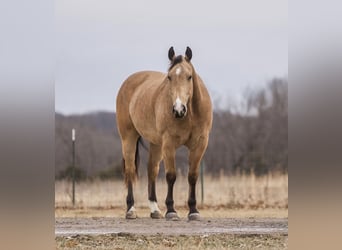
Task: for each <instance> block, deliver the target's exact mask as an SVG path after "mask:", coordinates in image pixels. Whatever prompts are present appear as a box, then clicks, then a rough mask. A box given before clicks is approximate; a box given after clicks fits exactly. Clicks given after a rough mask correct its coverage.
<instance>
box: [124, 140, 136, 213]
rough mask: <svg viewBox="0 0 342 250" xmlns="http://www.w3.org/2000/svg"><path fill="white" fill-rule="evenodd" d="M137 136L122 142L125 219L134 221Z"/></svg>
mask: <svg viewBox="0 0 342 250" xmlns="http://www.w3.org/2000/svg"><path fill="white" fill-rule="evenodd" d="M138 138H139V137H138V136H136V137H132V138H129V139H125V140H123V143H122V146H123V147H122V148H123V149H122V150H123V157H124V159H123V168H124V174H125V183H126V186H127V197H126V204H127V211H126V219H136V218H137V214H136V210H135V208H134V195H133V184H134V182H135V181H136V178H137V173H136V172H137V165H136V163H137V157H138V156H137V149H138V148H137V141H138Z"/></svg>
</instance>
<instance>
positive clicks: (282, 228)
mask: <svg viewBox="0 0 342 250" xmlns="http://www.w3.org/2000/svg"><path fill="white" fill-rule="evenodd" d="M105 234H112V235H119V236H120V235H122V236H124V235H130V234H134V235H170V236H172V235H174V236H175V235H187V236H190V235H211V234H245V235H255V234H258V235H259V234H281V235H287V234H288V220H287V219H279V218H254V219H250V218H238V219H237V218H214V219H213V218H210V219H209V218H203V219H202V220H201V221H191V222H189V221H187V219H181V220H180V221H166V220H165V219H161V220H152V219H150V218H138V219H136V220H125V219H121V218H108V217H106V218H56V222H55V235H56V236H75V235H105Z"/></svg>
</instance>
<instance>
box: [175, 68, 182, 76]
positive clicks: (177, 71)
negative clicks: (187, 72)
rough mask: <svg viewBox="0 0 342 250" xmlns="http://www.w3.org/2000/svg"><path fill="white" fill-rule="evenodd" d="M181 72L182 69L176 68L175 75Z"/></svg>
mask: <svg viewBox="0 0 342 250" xmlns="http://www.w3.org/2000/svg"><path fill="white" fill-rule="evenodd" d="M181 72H182V68H181V67H178V68H177V69H176V75H179V74H180V73H181Z"/></svg>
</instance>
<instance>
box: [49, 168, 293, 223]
mask: <svg viewBox="0 0 342 250" xmlns="http://www.w3.org/2000/svg"><path fill="white" fill-rule="evenodd" d="M71 187H72V185H71V183H70V182H67V181H56V183H55V207H56V210H55V211H56V216H57V217H63V216H87V215H88V216H114V217H115V216H119V217H120V216H124V213H125V199H126V188H125V185H124V183H123V181H100V180H95V181H86V182H80V183H76V204H75V207H73V206H72V203H71V194H72V190H71ZM166 191H167V184H166V181H165V180H164V179H160V180H158V181H157V197H158V201H159V202H158V203H159V206H160V208H161V210H162V211H165V205H164V200H165V197H166ZM134 195H135V206H136V208H137V209H138V214H140V213H142V214H144V215H148V213H149V212H148V211H149V210H148V200H147V180H146V179H145V178H143V179H139V180H138V182H137V183H136V185H135V187H134ZM187 195H188V182H187V178H186V177H183V176H179V177H178V178H177V181H176V184H175V190H174V200H175V208H176V209H178V210H179V213H180V215H182V213H184V214H185V215H186V213H187ZM197 202H198V205H199V206H198V207H199V209H200V212H201V213H202V215H203V216H205V217H211V216H215V217H220V216H222V217H226V216H228V215H229V216H232V217H254V216H258V217H260V216H261V217H287V211H288V210H287V208H288V176H287V175H280V174H278V175H268V176H263V177H256V176H254V175H249V176H246V175H239V176H224V175H221V176H220V177H218V178H213V177H210V176H205V177H204V197H203V204H202V202H201V185H200V181H199V182H198V185H197Z"/></svg>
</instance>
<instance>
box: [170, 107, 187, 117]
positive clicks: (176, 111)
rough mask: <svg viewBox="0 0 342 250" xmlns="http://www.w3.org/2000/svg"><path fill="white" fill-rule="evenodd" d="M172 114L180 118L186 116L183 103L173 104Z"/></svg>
mask: <svg viewBox="0 0 342 250" xmlns="http://www.w3.org/2000/svg"><path fill="white" fill-rule="evenodd" d="M172 112H173V115H174V117H175V118H177V119H181V118H183V117H185V116H186V113H187V108H186V106H185V105H183V104H181V105H174V106H173V109H172Z"/></svg>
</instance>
